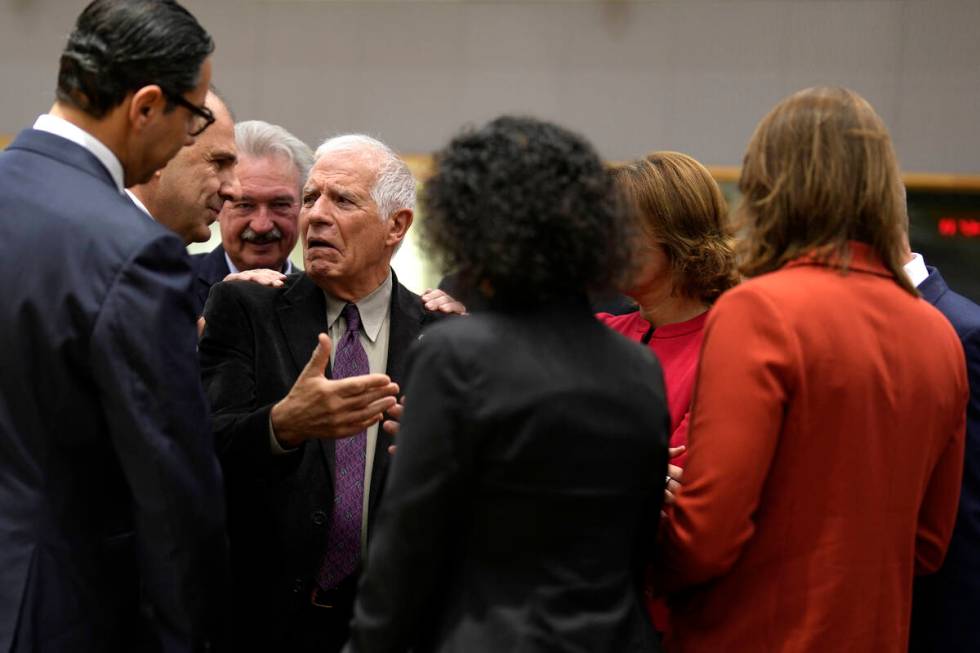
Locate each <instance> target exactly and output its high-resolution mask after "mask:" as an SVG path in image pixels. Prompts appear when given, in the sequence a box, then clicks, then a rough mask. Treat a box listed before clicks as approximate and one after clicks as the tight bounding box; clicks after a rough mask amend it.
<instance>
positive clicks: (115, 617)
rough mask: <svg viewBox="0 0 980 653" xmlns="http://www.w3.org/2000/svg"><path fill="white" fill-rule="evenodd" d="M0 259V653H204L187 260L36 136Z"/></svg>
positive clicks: (14, 189)
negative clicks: (154, 643)
mask: <svg viewBox="0 0 980 653" xmlns="http://www.w3.org/2000/svg"><path fill="white" fill-rule="evenodd" d="M0 242H2V243H3V246H4V253H3V256H0V278H3V279H4V281H5V283H4V300H3V302H0V342H2V343H3V346H2V354H0V356H2V358H0V360H2V370H3V373H2V374H0V651H72V652H78V651H117V650H118V651H122V650H125V651H133V650H141V649H142V647H143V646H144V645H148V643H149V640H152V639H159V640H161V641H162V643H163V645H164V647H165V648H166V649H167V650H172V651H189V650H192V649H195V648H198V647H200V646H203V645H204V643H205V641H206V640H207V639H208V638H209V637H210V636H211V631H212V629H213V628H214V627H215V623H214V619H213V616H212V615H210V614H209V609H212V608H215V607H217V606H218V603H217V601H216V600H215V599H216V597H217V596H218V591H217V590H218V587H217V586H218V585H219V584H221V583H223V582H224V578H223V577H222V576H221V574H222V572H223V571H225V570H226V565H227V559H226V555H227V548H226V543H225V535H224V502H223V500H222V493H221V479H220V471H219V468H218V463H217V460H216V459H215V456H214V449H213V443H212V439H211V434H210V433H209V432H208V429H207V422H208V417H207V410H206V406H205V402H204V395H203V393H202V390H201V383H200V377H199V373H198V369H197V359H196V356H195V353H194V350H195V346H196V344H197V338H196V333H195V328H194V316H193V314H192V311H191V306H190V303H189V302H188V300H187V296H188V289H189V287H190V282H191V276H190V267H189V265H188V261H187V254H186V252H185V251H184V247H183V244H182V243H181V242H180V241H179V240H178V239H177V237H176V236H174V235H173V234H172V233H171V232H170V231H168V230H167V229H165V228H164V227H161V226H160V225H159V224H157V223H156V222H154V221H153V220H151V219H149V218H148V217H147V216H146V215H145V214H144V213H143V212H142V211H140V210H139V209H138V208H136V206H135V205H134V204H133V203H132V202H131V201H130V200H129V199H128V198H127V197H126V196H125V195H122V194H120V192H119V191H118V189H117V188H116V186H115V184H114V183H113V181H112V178H111V177H110V175H109V173H108V171H107V170H106V169H105V168H104V167H103V166H102V164H101V163H100V162H99V161H98V159H96V158H95V157H94V156H93V155H92V154H91V153H90V152H88V151H87V150H85V149H84V148H82V147H80V146H78V145H76V144H74V143H72V142H70V141H68V140H66V139H63V138H61V137H58V136H55V135H53V134H49V133H46V132H40V131H35V130H27V131H24V132H22V133H21V134H20V135H19V136H18V137H17V139H16V140H15V141H14V142H13V143H12V144H11V145H10V147H9V148H8V149H7V150H6V151H5V152H3V153H2V154H0ZM146 626H149V628H147V627H146Z"/></svg>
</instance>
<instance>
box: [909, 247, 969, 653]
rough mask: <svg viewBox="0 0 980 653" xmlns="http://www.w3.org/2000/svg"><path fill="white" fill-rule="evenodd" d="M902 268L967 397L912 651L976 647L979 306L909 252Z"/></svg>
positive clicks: (917, 600)
mask: <svg viewBox="0 0 980 653" xmlns="http://www.w3.org/2000/svg"><path fill="white" fill-rule="evenodd" d="M908 257H909V260H908V262H907V263H906V264H905V272H906V274H908V276H909V278H910V279H911V280H912V283H913V284H915V286H916V288H917V289H918V291H919V292H920V293H922V298H923V299H925V300H926V301H927V302H929V303H930V304H932V305H933V306H935V307H936V308H937V309H939V311H940V312H941V313H942V314H943V315H945V316H946V319H948V320H949V321H950V323H951V324H952V325H953V328H954V329H956V334H957V335H958V336H959V337H960V341H961V342H962V343H963V352H964V354H965V355H966V372H967V380H968V381H969V384H970V399H969V403H968V404H967V409H966V455H965V458H964V467H963V484H962V487H961V489H960V503H959V508H958V511H957V516H956V525H955V526H954V527H953V536H952V538H951V539H950V541H949V549H947V551H946V559H945V560H944V561H943V566H942V567H941V568H940V569H939V571H937V572H936V573H934V574H930V575H928V576H920V577H918V578H916V579H915V586H914V588H913V592H912V624H911V629H910V633H909V651H911V652H912V653H931V652H933V651H935V652H937V653H939V652H942V653H968V652H972V651H976V650H977V648H978V646H980V620H978V619H977V615H978V614H980V306H977V305H976V304H974V303H973V302H971V301H970V300H969V299H967V298H966V297H963V296H962V295H958V294H957V293H955V292H953V291H952V290H950V289H949V286H948V285H946V281H945V280H944V279H943V275H942V274H940V272H939V270H938V269H936V268H934V267H932V266H927V265H926V264H925V261H924V260H923V258H922V256H921V255H919V254H914V253H912V252H911V250H910V251H909V252H908Z"/></svg>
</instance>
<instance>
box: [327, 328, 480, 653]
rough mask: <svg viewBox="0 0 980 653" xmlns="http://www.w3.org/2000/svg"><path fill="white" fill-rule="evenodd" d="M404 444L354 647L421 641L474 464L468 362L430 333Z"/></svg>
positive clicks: (399, 646) (393, 647)
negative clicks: (467, 429) (468, 449)
mask: <svg viewBox="0 0 980 653" xmlns="http://www.w3.org/2000/svg"><path fill="white" fill-rule="evenodd" d="M412 354H413V359H410V361H409V365H410V372H409V377H408V380H407V383H406V392H405V396H406V397H408V401H407V403H406V408H405V415H404V420H403V422H402V425H401V430H400V431H399V433H398V438H397V443H398V451H397V453H396V454H395V456H394V458H393V460H392V470H391V475H390V477H389V479H388V486H387V487H386V489H385V496H384V501H382V503H381V510H380V513H379V514H378V521H377V523H376V525H375V531H374V533H373V536H372V540H371V544H370V550H369V555H368V560H367V565H366V572H365V574H364V576H363V577H362V580H361V584H360V587H359V589H358V593H357V603H356V606H355V609H354V624H353V627H352V631H351V640H350V643H349V645H348V648H347V649H346V650H347V651H371V652H383V651H405V650H408V649H411V648H412V647H413V645H416V644H418V638H419V637H421V636H422V635H423V633H422V631H421V630H420V626H423V625H424V624H426V623H427V620H426V611H428V610H431V609H432V606H433V605H436V604H438V598H439V597H438V596H437V594H438V592H437V587H436V583H437V580H438V579H439V578H440V577H441V576H442V573H441V569H442V568H443V566H444V565H445V562H446V560H447V559H449V558H450V557H451V552H452V549H453V548H454V547H453V546H452V544H451V541H450V538H451V537H452V536H453V534H454V533H456V532H458V527H456V526H454V518H455V517H457V516H458V515H459V514H461V512H460V511H461V507H460V505H459V502H460V501H461V496H462V494H463V491H462V490H461V484H462V479H463V478H465V476H466V472H465V469H464V467H465V466H466V465H465V462H464V457H463V456H462V455H461V453H460V451H459V446H458V442H459V440H458V439H457V438H458V429H459V428H460V425H461V423H462V421H463V417H464V415H465V413H466V412H467V411H466V409H465V408H464V401H465V397H466V396H467V392H466V390H465V389H464V381H463V378H462V375H461V373H460V369H461V367H462V366H461V365H460V364H459V363H458V362H457V361H456V360H455V357H454V356H453V355H452V354H451V353H450V348H449V347H447V346H446V345H445V344H444V343H440V342H438V341H437V336H435V335H428V336H426V338H425V339H424V340H423V341H422V342H420V343H419V344H418V345H417V346H416V347H415V349H413V350H412Z"/></svg>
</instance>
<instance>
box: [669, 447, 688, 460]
mask: <svg viewBox="0 0 980 653" xmlns="http://www.w3.org/2000/svg"><path fill="white" fill-rule="evenodd" d="M685 451H687V445H686V444H682V445H681V446H679V447H670V448H669V449H667V457H668V458H676V457H677V456H679V455H681V454H682V453H684V452H685Z"/></svg>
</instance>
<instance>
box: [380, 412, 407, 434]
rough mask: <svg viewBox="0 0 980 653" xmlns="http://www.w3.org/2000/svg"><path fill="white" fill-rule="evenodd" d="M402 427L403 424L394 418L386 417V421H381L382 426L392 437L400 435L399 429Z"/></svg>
mask: <svg viewBox="0 0 980 653" xmlns="http://www.w3.org/2000/svg"><path fill="white" fill-rule="evenodd" d="M388 412H389V413H390V412H391V411H390V410H389V411H388ZM401 427H402V425H401V424H399V423H398V422H396V421H395V420H393V419H386V420H385V421H384V422H382V423H381V428H383V429H384V430H385V433H387V434H388V435H390V436H391V437H395V436H396V435H398V431H399V429H401Z"/></svg>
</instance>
